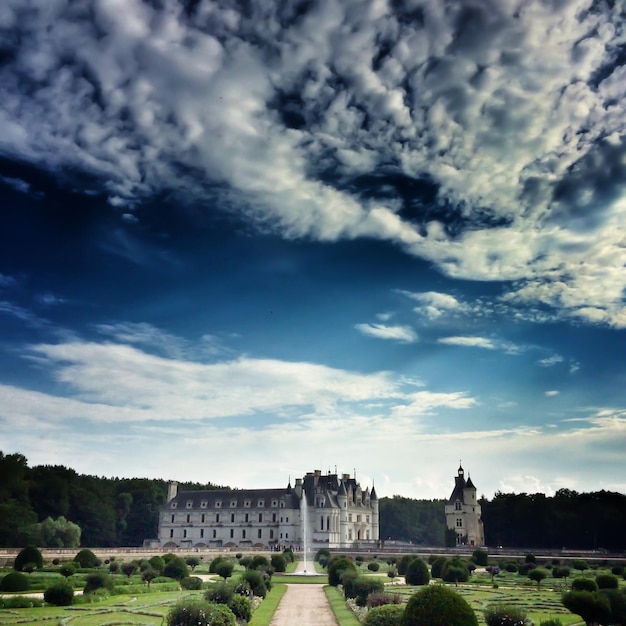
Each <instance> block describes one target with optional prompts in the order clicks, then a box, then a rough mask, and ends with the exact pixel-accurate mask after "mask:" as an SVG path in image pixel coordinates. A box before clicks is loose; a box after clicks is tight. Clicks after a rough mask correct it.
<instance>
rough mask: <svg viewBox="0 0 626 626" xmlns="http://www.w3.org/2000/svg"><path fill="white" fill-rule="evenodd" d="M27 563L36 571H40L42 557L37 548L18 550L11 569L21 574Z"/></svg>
mask: <svg viewBox="0 0 626 626" xmlns="http://www.w3.org/2000/svg"><path fill="white" fill-rule="evenodd" d="M28 563H32V564H34V566H35V568H37V569H41V568H42V567H43V556H41V552H40V551H39V549H38V548H37V546H26V547H25V548H23V549H22V550H20V552H19V554H18V555H17V556H16V557H15V562H14V563H13V569H14V570H16V571H18V572H21V571H23V570H24V566H25V565H26V564H28ZM31 571H32V570H31Z"/></svg>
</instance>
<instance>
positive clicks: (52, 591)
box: [43, 581, 74, 606]
mask: <svg viewBox="0 0 626 626" xmlns="http://www.w3.org/2000/svg"><path fill="white" fill-rule="evenodd" d="M43 599H44V600H45V601H46V603H47V604H53V605H54V606H70V605H71V604H72V602H73V600H74V587H72V585H70V584H69V583H68V582H66V581H63V582H60V583H55V584H54V585H51V586H50V587H48V588H47V589H46V590H45V591H44V593H43Z"/></svg>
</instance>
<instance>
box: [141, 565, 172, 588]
mask: <svg viewBox="0 0 626 626" xmlns="http://www.w3.org/2000/svg"><path fill="white" fill-rule="evenodd" d="M158 576H159V572H157V571H156V570H155V569H152V567H148V568H146V569H145V570H143V572H141V580H143V582H145V583H147V584H148V587H149V586H150V583H151V582H152V581H153V580H156V579H157V578H158ZM168 580H169V579H168Z"/></svg>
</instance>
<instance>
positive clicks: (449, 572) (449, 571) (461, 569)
mask: <svg viewBox="0 0 626 626" xmlns="http://www.w3.org/2000/svg"><path fill="white" fill-rule="evenodd" d="M441 578H443V580H445V581H446V582H447V583H454V584H455V585H456V584H458V583H464V582H467V581H468V580H469V571H468V569H467V567H465V564H464V563H463V562H462V561H461V560H460V559H452V560H451V561H448V562H447V563H446V564H445V565H444V566H443V571H442V572H441Z"/></svg>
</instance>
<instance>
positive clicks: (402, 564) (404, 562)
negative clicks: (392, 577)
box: [398, 554, 415, 576]
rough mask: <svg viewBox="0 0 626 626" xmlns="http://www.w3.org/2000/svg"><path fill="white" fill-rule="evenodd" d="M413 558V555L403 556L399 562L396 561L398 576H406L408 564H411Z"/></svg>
mask: <svg viewBox="0 0 626 626" xmlns="http://www.w3.org/2000/svg"><path fill="white" fill-rule="evenodd" d="M414 558H415V556H414V555H413V554H405V555H404V556H403V557H402V558H401V559H400V560H399V561H398V574H400V576H404V575H405V574H406V570H407V568H408V567H409V564H410V563H411V561H412V560H413V559H414Z"/></svg>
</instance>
